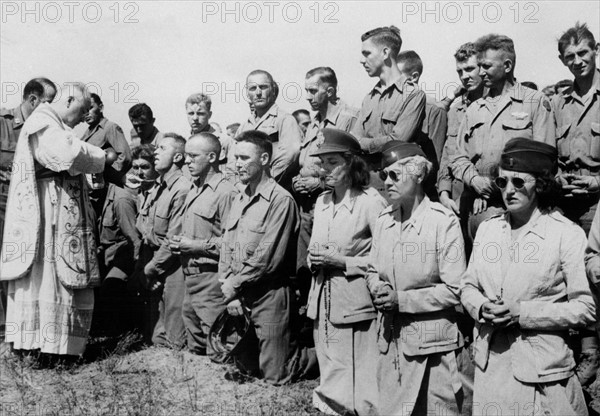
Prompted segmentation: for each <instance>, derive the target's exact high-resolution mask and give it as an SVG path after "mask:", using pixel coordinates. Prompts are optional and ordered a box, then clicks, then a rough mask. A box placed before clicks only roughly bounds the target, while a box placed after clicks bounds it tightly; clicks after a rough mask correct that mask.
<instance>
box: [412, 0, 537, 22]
mask: <svg viewBox="0 0 600 416" xmlns="http://www.w3.org/2000/svg"><path fill="white" fill-rule="evenodd" d="M539 10H540V6H539V5H538V4H537V3H536V2H532V1H528V2H516V1H515V2H505V1H499V2H496V1H487V2H479V1H464V2H456V1H448V2H446V1H444V2H440V1H435V2H434V1H421V2H416V1H403V2H402V23H407V22H409V21H414V20H415V19H418V20H419V21H420V22H421V23H441V22H445V23H467V22H468V23H474V22H476V21H479V20H483V21H484V22H486V23H498V22H500V21H501V20H503V19H504V22H506V23H508V22H509V21H510V22H513V23H539V20H538V19H537V13H538V12H539Z"/></svg>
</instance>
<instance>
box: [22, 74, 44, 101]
mask: <svg viewBox="0 0 600 416" xmlns="http://www.w3.org/2000/svg"><path fill="white" fill-rule="evenodd" d="M31 94H33V95H35V96H36V97H38V98H42V97H43V96H44V85H43V84H42V83H41V82H39V81H37V80H36V79H32V80H31V81H29V82H28V83H27V84H25V88H24V89H23V100H26V99H27V97H29V96H30V95H31Z"/></svg>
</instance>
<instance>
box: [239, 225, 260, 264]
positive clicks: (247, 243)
mask: <svg viewBox="0 0 600 416" xmlns="http://www.w3.org/2000/svg"><path fill="white" fill-rule="evenodd" d="M244 225H245V227H244V234H245V238H244V241H243V245H242V247H241V250H242V256H243V257H246V258H248V259H250V258H252V257H256V258H258V257H260V256H262V254H263V252H264V250H265V249H266V247H263V246H262V245H261V244H262V243H263V238H264V236H265V232H266V225H265V224H264V222H263V221H257V220H246V221H244Z"/></svg>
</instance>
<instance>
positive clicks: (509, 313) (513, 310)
mask: <svg viewBox="0 0 600 416" xmlns="http://www.w3.org/2000/svg"><path fill="white" fill-rule="evenodd" d="M520 312H521V307H520V305H519V302H510V303H508V302H505V301H504V300H502V299H498V300H496V301H494V302H485V303H484V304H483V305H481V309H480V310H479V315H480V317H481V318H483V320H484V321H485V322H486V323H488V324H490V325H493V326H497V327H508V326H512V325H517V324H518V323H519V315H520Z"/></svg>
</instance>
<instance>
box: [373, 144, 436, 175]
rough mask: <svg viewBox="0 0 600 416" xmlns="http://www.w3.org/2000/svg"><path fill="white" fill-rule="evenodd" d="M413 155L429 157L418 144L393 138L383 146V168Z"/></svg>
mask: <svg viewBox="0 0 600 416" xmlns="http://www.w3.org/2000/svg"><path fill="white" fill-rule="evenodd" d="M411 156H423V157H424V158H425V159H427V156H426V155H425V152H424V151H423V149H421V146H419V145H418V144H416V143H406V142H401V141H398V140H392V141H390V142H387V143H386V144H384V145H383V147H382V148H381V168H382V169H383V168H387V167H388V166H390V165H392V164H393V163H395V162H397V161H399V160H401V159H404V158H406V157H411Z"/></svg>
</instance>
